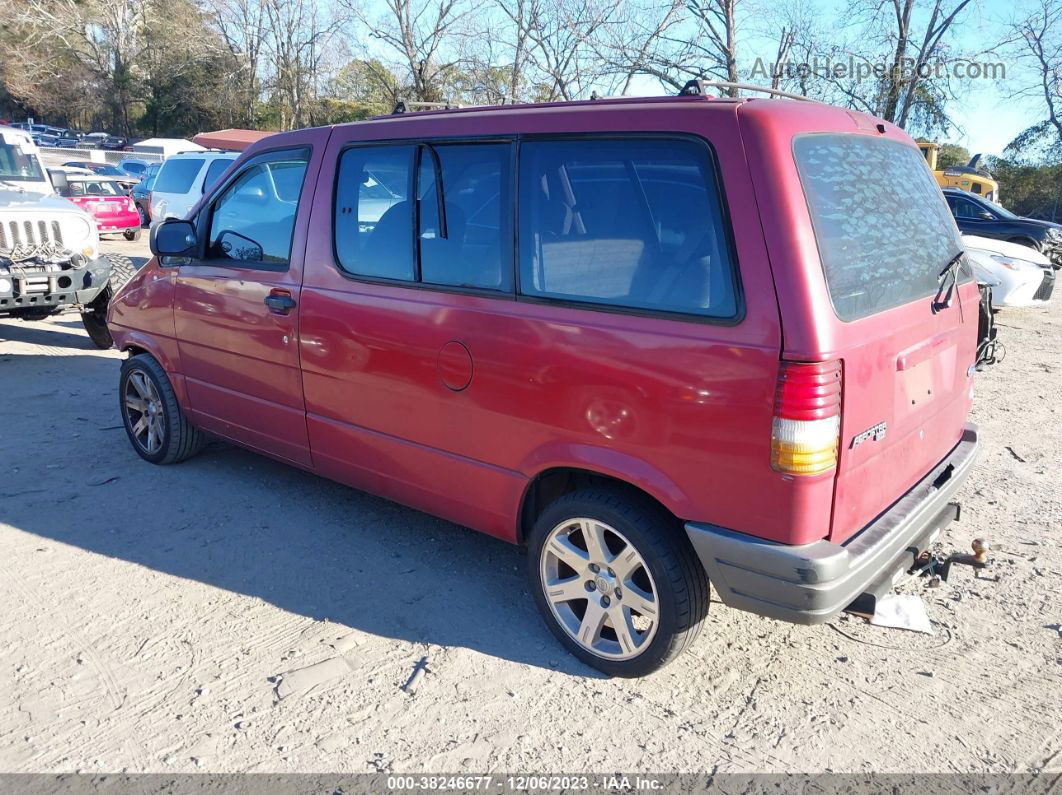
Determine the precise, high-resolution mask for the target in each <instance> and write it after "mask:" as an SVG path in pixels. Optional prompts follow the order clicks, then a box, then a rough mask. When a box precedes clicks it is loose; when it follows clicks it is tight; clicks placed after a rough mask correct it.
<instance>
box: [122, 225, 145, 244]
mask: <svg viewBox="0 0 1062 795" xmlns="http://www.w3.org/2000/svg"><path fill="white" fill-rule="evenodd" d="M141 223H143V220H141ZM122 235H123V236H124V237H125V239H126V240H139V239H140V227H139V226H138V227H137V228H136V229H126V230H125V232H123V233H122Z"/></svg>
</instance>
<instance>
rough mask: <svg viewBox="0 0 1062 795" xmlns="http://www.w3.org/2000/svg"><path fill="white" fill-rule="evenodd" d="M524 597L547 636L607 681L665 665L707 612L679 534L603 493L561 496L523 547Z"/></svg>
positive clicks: (649, 511) (621, 497) (621, 496)
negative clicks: (528, 593) (527, 583)
mask: <svg viewBox="0 0 1062 795" xmlns="http://www.w3.org/2000/svg"><path fill="white" fill-rule="evenodd" d="M528 546H529V551H530V554H529V555H528V567H529V571H528V573H529V576H530V580H531V590H532V593H533V594H534V598H535V603H536V604H537V605H538V608H539V611H540V612H541V613H542V616H543V618H544V619H545V620H546V623H547V624H548V625H549V627H550V629H551V630H552V631H553V634H554V635H556V636H557V638H558V639H559V640H560V641H561V643H563V644H564V646H565V647H566V648H567V649H568V650H569V651H570V652H572V654H574V655H575V656H576V657H578V658H579V659H580V660H582V661H583V662H585V663H587V664H588V665H591V666H593V667H594V668H597V669H598V670H600V671H602V672H604V673H606V674H608V675H610V676H624V677H635V676H644V675H646V674H649V673H652V672H653V671H656V670H658V669H659V668H662V667H663V666H665V665H667V664H668V663H669V662H671V661H672V660H674V659H675V658H676V657H678V656H679V654H681V653H682V652H683V651H684V650H685V649H686V647H688V646H689V645H690V644H691V643H692V642H693V640H694V638H695V637H696V635H697V633H698V631H699V629H700V626H701V624H702V622H703V620H704V617H705V616H706V615H707V613H708V579H707V576H706V575H705V573H704V570H703V568H702V567H701V565H700V562H699V561H698V560H697V557H696V555H695V554H694V552H693V549H692V547H691V546H690V544H689V541H688V540H687V539H686V537H685V535H684V534H683V533H682V528H681V525H680V524H679V523H678V521H677V520H675V519H674V517H672V516H670V515H669V514H667V513H666V512H664V511H663V510H662V509H660V508H658V507H657V506H655V505H653V504H652V503H650V502H649V501H648V500H645V501H643V500H641V499H639V498H637V497H633V496H631V495H628V494H627V493H626V492H624V491H622V490H618V489H611V488H588V489H581V490H579V491H575V492H572V493H570V494H567V495H565V496H563V497H561V498H560V499H558V500H557V501H556V502H554V503H553V504H552V505H550V506H549V507H548V508H546V510H545V511H543V512H542V514H541V515H540V516H539V518H538V520H537V521H536V522H535V526H534V529H533V530H532V532H531V537H530V539H529V544H528Z"/></svg>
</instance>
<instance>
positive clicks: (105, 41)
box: [8, 0, 148, 135]
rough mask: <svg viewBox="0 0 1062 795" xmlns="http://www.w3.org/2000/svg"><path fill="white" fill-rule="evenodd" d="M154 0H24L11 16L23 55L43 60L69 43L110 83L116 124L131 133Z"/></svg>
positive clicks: (75, 55)
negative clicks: (137, 72) (137, 71)
mask: <svg viewBox="0 0 1062 795" xmlns="http://www.w3.org/2000/svg"><path fill="white" fill-rule="evenodd" d="M147 8H148V0H85V1H84V2H82V1H81V0H19V2H16V3H14V4H13V5H12V7H11V10H10V14H11V16H9V17H8V22H9V24H11V25H12V26H13V27H16V28H17V29H18V30H19V31H20V40H19V46H18V53H19V56H20V57H24V58H28V59H31V60H32V61H40V60H41V59H42V57H43V58H44V59H47V57H48V56H49V55H50V54H53V53H54V52H55V48H63V50H64V51H65V54H67V55H69V57H70V58H72V59H73V60H74V61H75V62H76V63H77V64H78V65H79V66H81V67H82V68H84V69H86V70H88V71H89V72H91V74H92V75H93V77H94V78H95V79H96V80H98V81H99V82H100V83H101V84H102V87H103V88H104V99H105V101H106V102H107V103H108V106H109V112H110V117H111V123H112V125H113V129H114V130H116V131H119V132H122V133H124V134H126V135H128V134H129V133H130V132H131V129H132V125H131V121H130V116H129V109H130V105H131V103H132V96H131V88H132V83H133V79H134V75H133V72H132V70H133V65H134V63H135V62H136V60H137V59H138V58H139V56H140V50H141V48H142V46H143V37H142V31H143V26H144V21H145V15H146V12H147Z"/></svg>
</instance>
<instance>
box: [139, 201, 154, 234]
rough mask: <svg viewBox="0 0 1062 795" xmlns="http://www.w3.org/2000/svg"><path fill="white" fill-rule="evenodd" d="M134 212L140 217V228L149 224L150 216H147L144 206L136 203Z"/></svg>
mask: <svg viewBox="0 0 1062 795" xmlns="http://www.w3.org/2000/svg"><path fill="white" fill-rule="evenodd" d="M136 212H137V215H139V216H140V226H141V228H143V227H145V226H149V225H150V224H151V216H150V215H148V211H147V210H145V209H144V205H142V204H140V202H137V205H136Z"/></svg>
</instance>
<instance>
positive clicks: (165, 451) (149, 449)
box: [118, 353, 204, 464]
mask: <svg viewBox="0 0 1062 795" xmlns="http://www.w3.org/2000/svg"><path fill="white" fill-rule="evenodd" d="M118 400H119V408H120V409H121V412H122V424H123V425H124V426H125V432H126V435H127V436H128V437H129V442H130V444H132V445H133V449H134V450H136V452H137V453H138V454H139V456H140V457H141V458H143V459H144V460H145V461H150V462H151V463H152V464H175V463H177V462H179V461H183V460H184V459H186V458H189V457H191V456H193V455H195V454H196V453H198V452H199V450H200V449H202V447H203V442H204V439H203V434H202V432H201V431H200V430H199V429H198V428H196V427H195V426H194V425H192V424H191V423H190V422H188V418H187V417H185V416H184V412H183V411H181V407H180V405H179V404H178V403H177V395H176V394H175V393H174V391H173V386H172V385H171V384H170V379H169V377H168V376H167V375H166V371H165V370H163V369H162V365H160V364H159V363H158V362H157V361H156V360H155V359H154V358H153V357H152V356H150V355H148V354H146V353H140V354H137V355H136V356H131V357H130V358H128V359H126V360H125V362H124V363H123V364H122V372H121V375H120V376H119V378H118Z"/></svg>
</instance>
